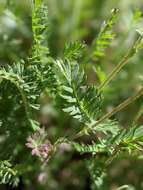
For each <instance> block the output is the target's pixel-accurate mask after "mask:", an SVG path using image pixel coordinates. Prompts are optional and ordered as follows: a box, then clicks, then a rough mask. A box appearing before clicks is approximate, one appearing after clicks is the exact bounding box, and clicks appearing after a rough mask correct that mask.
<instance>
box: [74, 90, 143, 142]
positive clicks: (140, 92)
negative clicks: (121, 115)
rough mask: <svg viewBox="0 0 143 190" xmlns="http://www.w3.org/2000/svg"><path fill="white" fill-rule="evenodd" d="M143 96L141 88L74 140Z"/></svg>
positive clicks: (77, 135)
mask: <svg viewBox="0 0 143 190" xmlns="http://www.w3.org/2000/svg"><path fill="white" fill-rule="evenodd" d="M142 95H143V88H141V89H140V90H139V91H138V92H137V93H136V94H135V95H134V96H131V97H129V98H128V99H126V100H125V101H124V102H123V103H121V104H119V105H118V106H117V107H115V108H114V109H113V110H112V111H111V112H109V113H107V114H105V115H104V116H103V117H101V118H100V119H99V120H98V121H96V122H94V123H92V124H91V125H90V126H88V128H87V127H86V128H83V129H82V130H81V131H80V132H79V133H77V134H76V136H75V137H74V139H77V138H79V137H81V136H83V135H85V134H86V133H88V132H89V131H90V130H92V129H93V127H96V126H97V125H99V124H100V123H102V122H103V121H104V120H106V119H108V118H110V117H111V116H113V115H114V114H116V113H118V112H119V111H121V110H123V109H124V108H125V107H127V106H128V105H129V104H131V103H132V102H134V101H135V100H136V99H138V98H139V97H140V96H142Z"/></svg>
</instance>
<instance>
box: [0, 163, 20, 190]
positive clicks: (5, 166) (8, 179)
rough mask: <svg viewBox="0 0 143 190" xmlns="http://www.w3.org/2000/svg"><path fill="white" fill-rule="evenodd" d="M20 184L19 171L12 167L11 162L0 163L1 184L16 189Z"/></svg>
mask: <svg viewBox="0 0 143 190" xmlns="http://www.w3.org/2000/svg"><path fill="white" fill-rule="evenodd" d="M18 183H19V178H18V171H17V170H16V169H15V168H13V167H12V165H11V163H10V162H9V161H7V160H4V161H0V184H9V185H12V186H13V187H15V186H17V185H18Z"/></svg>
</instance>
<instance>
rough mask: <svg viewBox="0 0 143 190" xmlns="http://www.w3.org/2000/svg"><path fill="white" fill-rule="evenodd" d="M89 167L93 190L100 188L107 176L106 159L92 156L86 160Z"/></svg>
mask: <svg viewBox="0 0 143 190" xmlns="http://www.w3.org/2000/svg"><path fill="white" fill-rule="evenodd" d="M86 165H87V168H88V170H89V173H90V177H91V181H92V182H91V189H92V190H98V189H99V190H100V189H102V187H103V184H104V178H105V177H106V172H105V159H104V157H103V158H100V159H98V158H97V159H96V158H91V159H90V160H88V161H86Z"/></svg>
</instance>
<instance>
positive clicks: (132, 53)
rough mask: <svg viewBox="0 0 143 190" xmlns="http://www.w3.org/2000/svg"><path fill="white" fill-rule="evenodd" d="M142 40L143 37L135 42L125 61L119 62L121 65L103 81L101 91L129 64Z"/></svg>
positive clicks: (124, 58)
mask: <svg viewBox="0 0 143 190" xmlns="http://www.w3.org/2000/svg"><path fill="white" fill-rule="evenodd" d="M141 40H142V36H141V35H140V36H139V37H138V39H137V40H136V41H135V43H134V44H133V46H132V47H131V48H130V50H129V51H128V52H127V54H126V55H125V56H124V57H123V59H122V60H121V61H120V62H119V64H118V65H117V66H116V67H115V68H114V69H113V71H112V72H111V73H110V74H109V76H108V77H107V79H106V80H105V81H103V83H102V84H101V85H100V86H99V90H102V89H103V88H104V87H105V86H106V85H107V84H109V83H110V81H111V80H112V79H113V78H114V77H115V76H116V75H117V74H118V73H119V72H120V70H121V69H122V68H123V67H124V66H125V65H126V64H127V63H128V61H129V60H130V59H131V58H132V57H133V56H134V55H135V54H136V52H137V49H138V45H139V44H140V42H141Z"/></svg>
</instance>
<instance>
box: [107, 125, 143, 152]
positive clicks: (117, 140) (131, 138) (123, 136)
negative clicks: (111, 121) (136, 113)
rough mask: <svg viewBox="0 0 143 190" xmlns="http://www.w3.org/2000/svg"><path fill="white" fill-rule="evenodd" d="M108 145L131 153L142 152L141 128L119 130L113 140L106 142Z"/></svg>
mask: <svg viewBox="0 0 143 190" xmlns="http://www.w3.org/2000/svg"><path fill="white" fill-rule="evenodd" d="M108 143H109V144H110V145H112V146H113V147H115V148H117V147H118V148H119V149H121V150H126V151H127V152H129V153H131V152H132V151H134V150H135V151H137V150H138V151H142V150H143V126H139V127H137V126H133V127H131V128H129V129H123V130H121V131H120V132H119V133H118V134H117V135H116V136H115V137H114V138H112V139H110V140H109V141H108Z"/></svg>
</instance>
